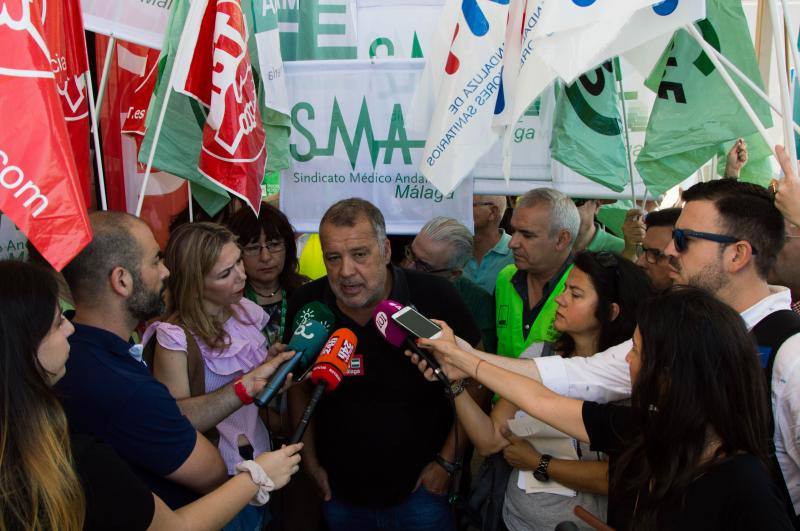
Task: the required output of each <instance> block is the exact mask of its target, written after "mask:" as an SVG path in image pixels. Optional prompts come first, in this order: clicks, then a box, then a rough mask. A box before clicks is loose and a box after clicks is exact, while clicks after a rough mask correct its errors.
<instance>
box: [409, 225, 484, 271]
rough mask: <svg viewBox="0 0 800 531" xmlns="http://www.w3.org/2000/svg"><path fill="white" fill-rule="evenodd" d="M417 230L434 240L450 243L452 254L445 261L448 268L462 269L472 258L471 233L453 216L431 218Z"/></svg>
mask: <svg viewBox="0 0 800 531" xmlns="http://www.w3.org/2000/svg"><path fill="white" fill-rule="evenodd" d="M419 232H420V234H422V233H425V234H427V235H428V237H429V238H430V239H431V240H433V241H435V242H445V243H447V244H449V245H450V248H451V249H452V254H451V255H450V260H448V263H447V267H448V268H449V269H462V268H463V267H464V266H465V265H467V262H469V259H470V258H472V245H473V242H474V240H473V238H472V233H471V232H470V231H469V229H468V228H467V227H465V226H464V225H462V224H461V223H459V222H458V221H457V220H455V219H453V218H447V217H444V216H439V217H436V218H433V219H432V220H430V221H429V222H427V223H426V224H425V226H423V227H422V228H421V229H420V231H419Z"/></svg>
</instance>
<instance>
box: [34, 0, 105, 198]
mask: <svg viewBox="0 0 800 531" xmlns="http://www.w3.org/2000/svg"><path fill="white" fill-rule="evenodd" d="M38 3H39V5H40V6H41V9H40V12H41V13H42V26H43V27H44V38H45V41H46V42H47V48H48V49H49V50H50V67H51V69H52V70H53V74H54V75H55V79H56V91H57V92H58V95H59V98H60V99H61V110H62V111H63V112H64V119H65V120H66V121H67V131H68V132H69V138H70V142H71V144H72V151H73V153H74V154H75V165H76V166H77V168H78V174H79V175H80V178H81V179H80V183H81V190H82V192H83V199H84V200H85V201H86V204H89V203H90V202H91V198H92V191H91V181H92V169H91V165H90V161H89V131H90V123H89V97H88V94H87V90H86V77H85V74H86V72H87V71H88V70H89V64H88V62H87V58H86V40H85V39H84V34H83V22H82V20H81V6H80V3H79V1H78V0H57V1H55V2H54V1H53V0H38Z"/></svg>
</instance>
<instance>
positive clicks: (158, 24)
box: [81, 0, 175, 50]
mask: <svg viewBox="0 0 800 531" xmlns="http://www.w3.org/2000/svg"><path fill="white" fill-rule="evenodd" d="M174 1H175V0H113V1H109V0H81V7H82V8H83V25H84V26H85V27H86V29H87V30H89V31H93V32H95V33H100V34H102V35H108V36H109V37H116V38H117V39H120V40H123V41H128V42H132V43H134V44H142V45H144V46H147V47H148V48H155V49H157V50H160V49H161V41H162V40H163V39H164V31H165V30H166V28H167V19H168V18H169V10H170V8H172V4H173V3H174Z"/></svg>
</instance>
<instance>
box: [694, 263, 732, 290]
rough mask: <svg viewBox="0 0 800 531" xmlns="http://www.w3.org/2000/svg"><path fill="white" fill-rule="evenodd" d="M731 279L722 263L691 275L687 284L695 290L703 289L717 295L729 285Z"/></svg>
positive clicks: (706, 267) (705, 267)
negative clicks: (723, 268)
mask: <svg viewBox="0 0 800 531" xmlns="http://www.w3.org/2000/svg"><path fill="white" fill-rule="evenodd" d="M729 281H730V279H729V278H728V276H727V275H726V274H725V272H724V271H723V270H722V264H721V262H719V261H717V262H712V263H710V264H707V265H706V266H704V267H703V269H701V270H700V271H698V272H697V273H695V274H693V275H690V276H689V277H688V278H687V279H686V283H687V284H688V285H689V286H692V287H694V288H701V289H704V290H706V291H708V292H709V293H713V294H714V295H716V294H717V293H719V291H720V290H721V289H722V288H724V287H725V286H727V285H728V282H729Z"/></svg>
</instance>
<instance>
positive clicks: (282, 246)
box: [228, 203, 308, 344]
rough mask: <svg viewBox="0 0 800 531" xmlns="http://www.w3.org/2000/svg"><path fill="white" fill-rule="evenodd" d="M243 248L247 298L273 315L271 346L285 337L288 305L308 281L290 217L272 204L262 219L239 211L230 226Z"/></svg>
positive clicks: (264, 208)
mask: <svg viewBox="0 0 800 531" xmlns="http://www.w3.org/2000/svg"><path fill="white" fill-rule="evenodd" d="M228 228H229V229H230V230H231V232H233V233H234V234H235V235H236V236H237V237H238V241H239V245H241V247H242V259H243V261H244V270H245V273H247V284H246V285H245V290H244V296H245V297H247V299H248V300H251V301H253V302H255V303H256V304H258V305H259V306H261V308H262V309H263V310H264V311H265V312H267V315H269V318H270V319H269V323H267V328H266V330H265V332H266V334H267V338H268V339H269V342H270V344H274V343H277V342H278V341H280V339H281V337H283V332H284V328H285V327H286V304H287V301H288V299H289V297H290V296H291V294H292V292H294V290H295V289H296V288H297V287H299V286H300V285H302V284H304V283H306V282H308V278H306V277H304V276H303V275H301V274H300V273H298V269H299V265H298V261H297V244H296V242H295V237H294V229H293V228H292V225H291V224H290V223H289V220H288V219H287V218H286V215H285V214H284V213H283V212H281V211H280V210H278V209H277V208H275V207H273V206H272V205H270V204H268V203H262V204H261V210H260V212H259V214H258V217H256V215H255V214H254V213H253V212H252V211H251V210H250V209H248V208H243V209H241V210H239V211H238V212H237V213H236V215H234V216H233V218H232V219H231V220H230V222H229V223H228Z"/></svg>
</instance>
